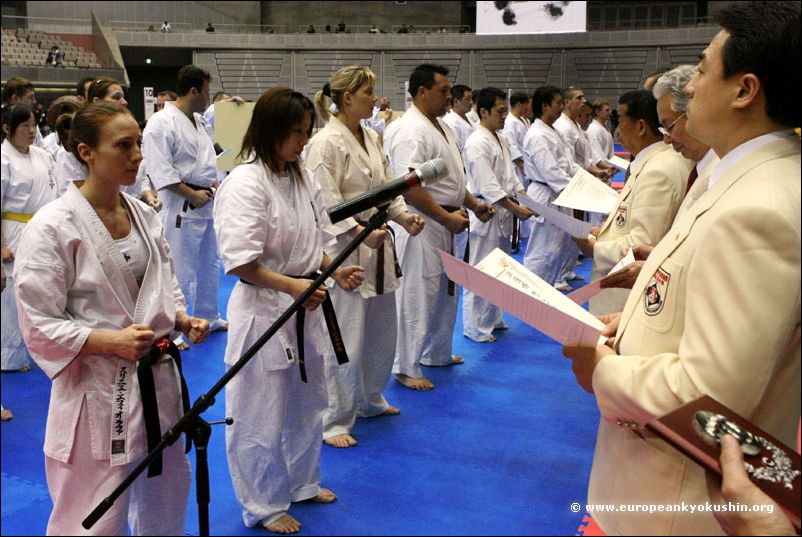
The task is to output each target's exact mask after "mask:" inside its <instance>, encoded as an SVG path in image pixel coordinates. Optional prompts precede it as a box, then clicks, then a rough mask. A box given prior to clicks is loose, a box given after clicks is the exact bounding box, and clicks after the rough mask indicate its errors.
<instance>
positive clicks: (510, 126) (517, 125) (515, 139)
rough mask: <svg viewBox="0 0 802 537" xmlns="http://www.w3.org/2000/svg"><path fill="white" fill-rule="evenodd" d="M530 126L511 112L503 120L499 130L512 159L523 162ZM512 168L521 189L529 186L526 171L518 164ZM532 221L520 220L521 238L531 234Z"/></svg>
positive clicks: (523, 118)
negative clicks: (527, 132) (525, 141)
mask: <svg viewBox="0 0 802 537" xmlns="http://www.w3.org/2000/svg"><path fill="white" fill-rule="evenodd" d="M530 126H531V124H530V123H529V121H528V120H527V119H526V118H525V117H523V116H521V117H515V116H514V115H512V114H508V115H507V119H505V120H504V129H502V130H501V134H503V135H504V138H506V139H507V144H508V145H509V147H510V158H512V160H517V159H521V163H523V160H524V152H523V145H524V138H525V137H526V131H527V130H529V127H530ZM514 168H515V175H516V176H517V177H518V180H519V181H520V182H521V186H522V188H523V190H526V189H527V187H529V179H527V177H526V173H524V172H522V171H521V170H520V169H519V168H518V166H514ZM532 222H533V220H532V219H531V218H530V219H528V220H524V221H523V222H521V238H523V237H529V236H530V235H531V234H532Z"/></svg>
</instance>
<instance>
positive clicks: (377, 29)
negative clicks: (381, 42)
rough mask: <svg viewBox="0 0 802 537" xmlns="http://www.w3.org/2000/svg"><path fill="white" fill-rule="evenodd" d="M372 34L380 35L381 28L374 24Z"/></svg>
mask: <svg viewBox="0 0 802 537" xmlns="http://www.w3.org/2000/svg"><path fill="white" fill-rule="evenodd" d="M370 33H372V34H378V33H379V27H378V26H376V25H375V24H374V25H373V27H372V28H371V29H370Z"/></svg>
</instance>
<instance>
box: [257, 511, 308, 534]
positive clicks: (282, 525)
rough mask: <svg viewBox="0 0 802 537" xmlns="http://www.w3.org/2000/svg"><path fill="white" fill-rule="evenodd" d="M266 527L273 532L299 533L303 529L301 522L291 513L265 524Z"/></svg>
mask: <svg viewBox="0 0 802 537" xmlns="http://www.w3.org/2000/svg"><path fill="white" fill-rule="evenodd" d="M265 528H267V529H268V530H269V531H272V532H273V533H298V532H299V531H301V523H300V522H298V521H297V520H295V519H294V518H293V517H291V516H290V515H282V516H280V517H279V518H277V519H276V520H274V521H273V522H271V523H270V524H265Z"/></svg>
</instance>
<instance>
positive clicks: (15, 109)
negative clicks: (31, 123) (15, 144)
mask: <svg viewBox="0 0 802 537" xmlns="http://www.w3.org/2000/svg"><path fill="white" fill-rule="evenodd" d="M31 114H33V108H31V107H30V106H28V105H27V104H10V105H8V106H6V107H5V108H3V118H2V123H3V125H8V137H9V138H12V137H13V136H14V131H16V130H17V127H19V126H20V125H21V124H23V123H25V122H26V121H28V120H29V119H31ZM5 138H6V133H5V131H3V140H5Z"/></svg>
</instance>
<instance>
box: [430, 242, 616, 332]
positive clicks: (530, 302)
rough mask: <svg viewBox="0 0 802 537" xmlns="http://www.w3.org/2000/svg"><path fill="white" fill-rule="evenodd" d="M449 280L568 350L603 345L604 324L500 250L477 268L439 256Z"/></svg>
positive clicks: (445, 256) (442, 254) (444, 255)
mask: <svg viewBox="0 0 802 537" xmlns="http://www.w3.org/2000/svg"><path fill="white" fill-rule="evenodd" d="M439 254H440V257H441V259H442V260H443V266H444V267H445V271H446V274H448V277H449V278H450V279H451V280H452V281H454V282H456V283H457V284H459V285H462V286H463V287H465V288H466V289H470V290H471V291H473V292H474V293H476V294H477V295H479V296H481V297H482V298H484V299H485V300H487V301H488V302H490V303H492V304H493V305H495V306H498V307H500V308H502V309H504V310H506V311H508V312H509V313H510V314H512V315H514V316H516V317H518V318H519V319H521V320H522V321H523V322H525V323H526V324H528V325H530V326H533V327H534V328H537V329H538V330H540V331H541V332H543V333H544V334H546V335H548V336H549V337H551V338H553V339H555V340H557V341H559V342H560V343H562V344H563V345H565V346H568V347H595V346H597V345H599V344H603V343H604V338H603V337H602V336H601V331H602V329H604V323H602V322H601V321H600V320H598V319H597V318H596V317H594V316H593V315H592V314H591V313H589V312H588V311H587V310H585V309H584V308H582V307H581V306H579V305H578V304H576V303H575V302H572V301H571V300H570V299H569V298H567V297H566V296H565V295H563V294H562V293H560V292H559V291H557V290H556V289H554V287H552V286H551V285H549V284H547V283H546V282H545V281H543V280H542V279H541V278H539V277H538V276H536V275H535V274H533V273H532V272H530V271H529V270H528V269H527V268H526V267H524V266H523V265H521V264H520V263H518V262H517V261H515V260H514V259H513V258H512V257H510V256H508V255H507V254H505V253H504V252H503V251H501V250H500V249H499V248H496V249H495V250H493V251H492V252H491V253H490V254H489V255H488V256H487V257H485V258H484V259H482V261H480V262H479V264H478V265H476V266H475V267H472V266H471V265H469V264H467V263H464V262H463V261H460V260H459V259H457V258H455V257H454V256H451V255H449V254H447V253H445V252H439Z"/></svg>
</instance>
